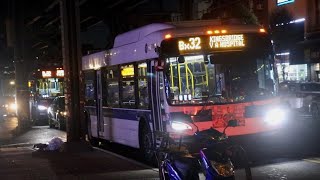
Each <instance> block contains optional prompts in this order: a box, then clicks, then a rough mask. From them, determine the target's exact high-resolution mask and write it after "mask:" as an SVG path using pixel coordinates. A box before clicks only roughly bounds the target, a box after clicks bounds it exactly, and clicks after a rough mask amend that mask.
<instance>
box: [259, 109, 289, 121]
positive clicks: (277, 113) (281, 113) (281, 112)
mask: <svg viewBox="0 0 320 180" xmlns="http://www.w3.org/2000/svg"><path fill="white" fill-rule="evenodd" d="M286 118H287V111H286V110H285V109H281V108H276V109H271V110H269V111H268V112H267V113H266V116H265V119H264V121H265V122H266V123H268V124H271V125H278V124H281V123H283V122H284V121H285V120H286Z"/></svg>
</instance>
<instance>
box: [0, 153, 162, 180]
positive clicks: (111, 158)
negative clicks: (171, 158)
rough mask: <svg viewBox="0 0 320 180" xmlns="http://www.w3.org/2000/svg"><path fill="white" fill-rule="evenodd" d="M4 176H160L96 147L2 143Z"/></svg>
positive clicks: (0, 167) (0, 157)
mask: <svg viewBox="0 0 320 180" xmlns="http://www.w3.org/2000/svg"><path fill="white" fill-rule="evenodd" d="M0 179H1V180H6V179H10V180H16V179H17V180H19V179H26V180H27V179H68V180H69V179H94V180H96V179H108V180H109V179H110V180H113V179H115V180H117V179H159V178H158V172H157V171H155V170H153V169H151V168H150V167H147V166H145V165H143V164H140V163H136V162H134V161H132V160H127V159H125V158H121V157H119V156H115V155H113V154H110V153H105V152H101V151H100V150H97V149H94V150H93V151H92V152H85V153H61V152H39V151H34V150H33V149H31V147H0Z"/></svg>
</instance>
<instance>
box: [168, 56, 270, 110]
mask: <svg viewBox="0 0 320 180" xmlns="http://www.w3.org/2000/svg"><path fill="white" fill-rule="evenodd" d="M181 57H182V56H180V57H169V58H167V59H166V69H165V72H166V73H165V78H166V95H167V98H168V100H169V103H170V104H172V105H180V104H202V103H207V102H209V103H212V104H224V103H237V102H247V101H253V100H261V99H265V98H270V97H272V96H273V95H274V94H275V88H274V87H275V84H274V82H275V81H274V76H273V73H274V71H273V65H272V62H273V61H272V58H271V57H272V56H271V55H260V56H259V55H258V56H257V55H253V54H252V53H249V52H241V51H239V52H230V51H229V52H215V53H214V54H209V55H193V56H183V59H184V62H183V63H179V62H178V59H179V58H181ZM208 59H210V62H209V61H208Z"/></svg>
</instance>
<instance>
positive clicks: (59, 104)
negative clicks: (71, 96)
mask: <svg viewBox="0 0 320 180" xmlns="http://www.w3.org/2000/svg"><path fill="white" fill-rule="evenodd" d="M66 115H67V113H66V111H65V98H64V96H58V97H56V98H55V99H54V100H53V101H52V103H51V105H50V106H49V108H48V118H49V126H50V128H58V129H61V130H65V128H66V118H65V117H66Z"/></svg>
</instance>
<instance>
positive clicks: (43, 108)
mask: <svg viewBox="0 0 320 180" xmlns="http://www.w3.org/2000/svg"><path fill="white" fill-rule="evenodd" d="M38 109H39V110H40V111H44V110H47V109H48V108H47V107H46V106H43V105H38Z"/></svg>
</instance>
